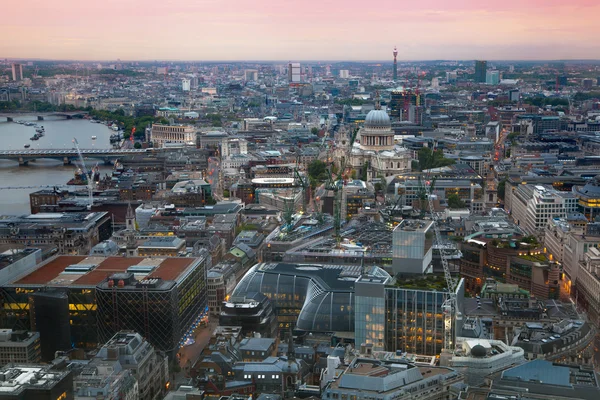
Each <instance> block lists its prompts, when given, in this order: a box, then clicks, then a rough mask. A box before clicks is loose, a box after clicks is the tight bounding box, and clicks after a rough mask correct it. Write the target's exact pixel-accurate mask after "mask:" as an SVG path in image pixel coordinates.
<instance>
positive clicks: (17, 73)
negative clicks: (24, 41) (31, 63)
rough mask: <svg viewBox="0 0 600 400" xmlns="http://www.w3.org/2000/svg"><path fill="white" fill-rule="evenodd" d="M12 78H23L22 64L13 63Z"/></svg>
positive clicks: (16, 79) (14, 79) (18, 79)
mask: <svg viewBox="0 0 600 400" xmlns="http://www.w3.org/2000/svg"><path fill="white" fill-rule="evenodd" d="M12 78H13V81H15V82H19V81H22V80H23V65H22V64H18V63H14V64H13V65H12Z"/></svg>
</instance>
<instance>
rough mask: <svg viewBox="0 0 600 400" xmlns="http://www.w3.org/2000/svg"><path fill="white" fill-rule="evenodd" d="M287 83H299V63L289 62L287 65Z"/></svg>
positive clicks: (300, 77)
mask: <svg viewBox="0 0 600 400" xmlns="http://www.w3.org/2000/svg"><path fill="white" fill-rule="evenodd" d="M288 81H289V83H300V82H301V81H302V72H301V67H300V63H289V65H288Z"/></svg>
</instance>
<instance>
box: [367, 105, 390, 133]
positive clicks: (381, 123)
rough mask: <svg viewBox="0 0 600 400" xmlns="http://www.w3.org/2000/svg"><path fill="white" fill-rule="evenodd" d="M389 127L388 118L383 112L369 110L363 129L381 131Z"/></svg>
mask: <svg viewBox="0 0 600 400" xmlns="http://www.w3.org/2000/svg"><path fill="white" fill-rule="evenodd" d="M391 126H392V123H391V122H390V116H389V115H388V114H387V113H386V112H385V111H383V110H371V111H369V113H368V114H367V118H366V119H365V128H370V129H373V128H375V129H381V128H390V127H391Z"/></svg>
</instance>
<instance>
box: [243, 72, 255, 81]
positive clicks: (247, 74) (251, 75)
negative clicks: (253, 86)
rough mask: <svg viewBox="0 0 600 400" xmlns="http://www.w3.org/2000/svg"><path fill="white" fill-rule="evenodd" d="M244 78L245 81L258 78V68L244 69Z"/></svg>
mask: <svg viewBox="0 0 600 400" xmlns="http://www.w3.org/2000/svg"><path fill="white" fill-rule="evenodd" d="M244 80H245V81H246V82H249V81H257V80H258V70H256V69H247V70H245V71H244Z"/></svg>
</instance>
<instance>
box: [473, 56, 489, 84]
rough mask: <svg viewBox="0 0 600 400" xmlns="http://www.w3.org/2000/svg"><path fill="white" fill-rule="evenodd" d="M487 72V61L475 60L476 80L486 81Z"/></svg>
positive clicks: (479, 81)
mask: <svg viewBox="0 0 600 400" xmlns="http://www.w3.org/2000/svg"><path fill="white" fill-rule="evenodd" d="M486 74H487V61H475V77H474V79H475V82H478V83H485V78H486Z"/></svg>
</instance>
